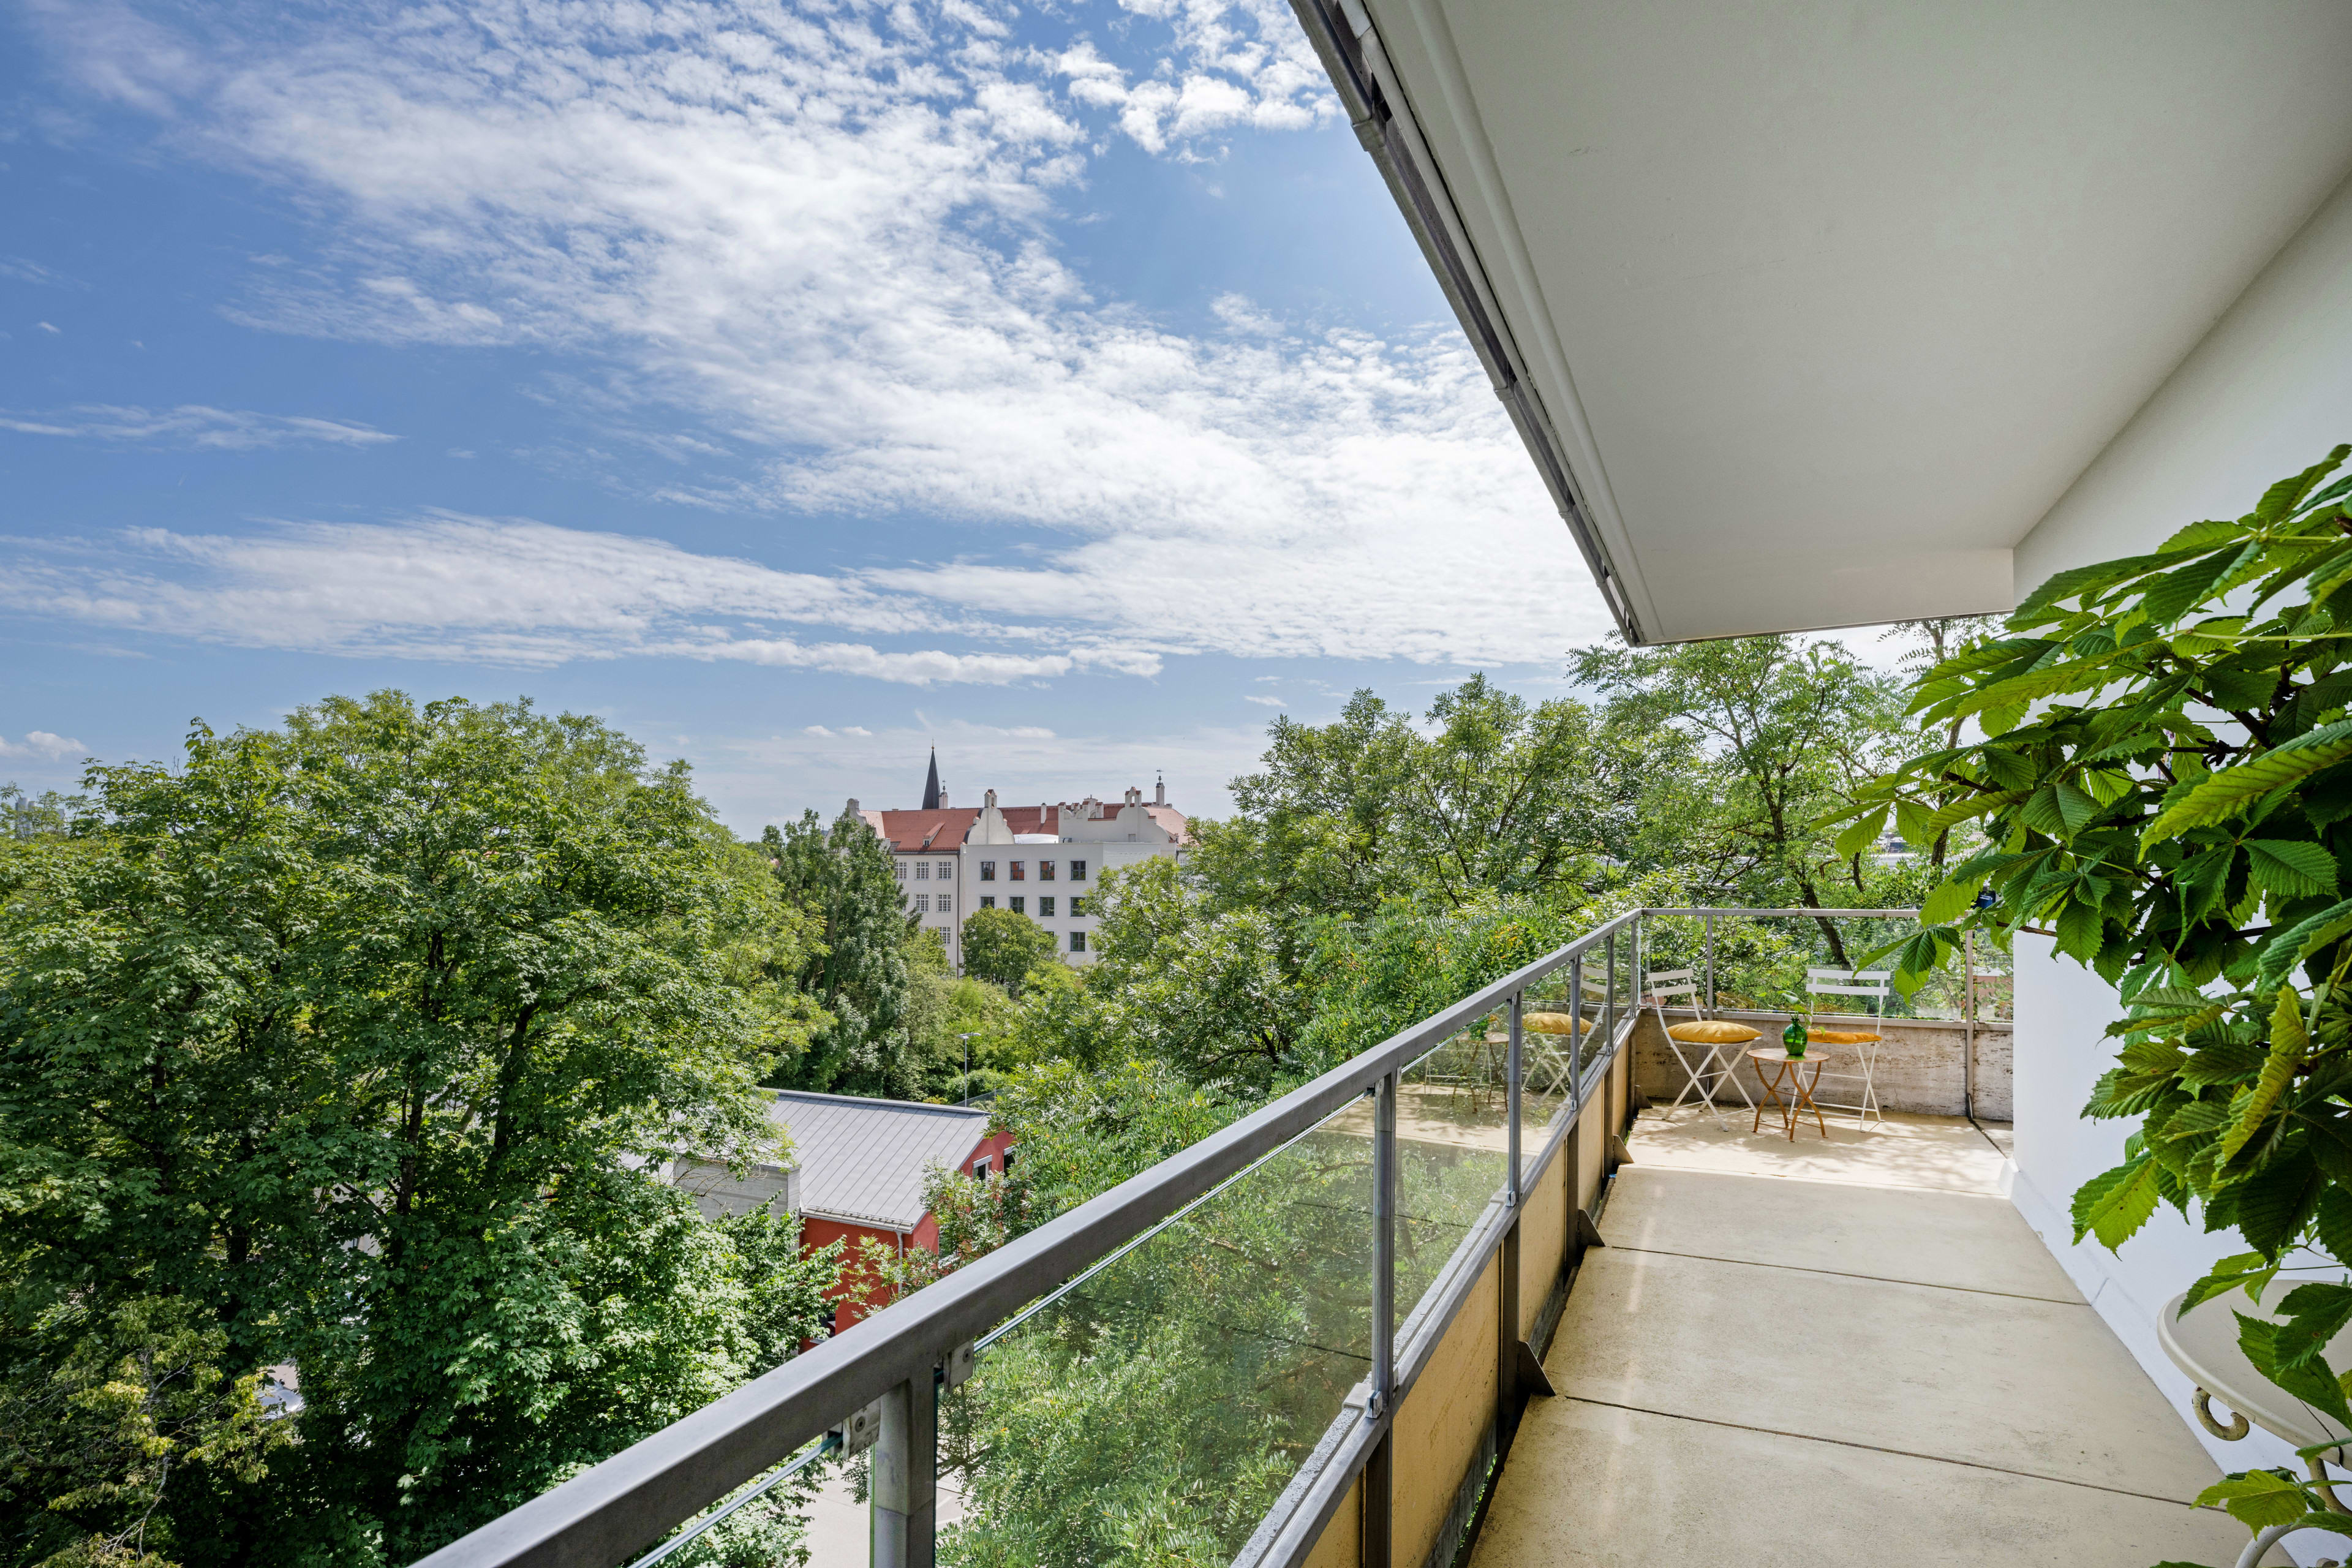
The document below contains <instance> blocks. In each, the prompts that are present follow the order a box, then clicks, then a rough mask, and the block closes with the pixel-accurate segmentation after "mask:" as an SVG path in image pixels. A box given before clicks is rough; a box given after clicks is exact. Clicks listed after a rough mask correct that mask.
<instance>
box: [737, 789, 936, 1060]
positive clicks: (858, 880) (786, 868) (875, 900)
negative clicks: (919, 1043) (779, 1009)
mask: <svg viewBox="0 0 2352 1568" xmlns="http://www.w3.org/2000/svg"><path fill="white" fill-rule="evenodd" d="M761 844H762V845H763V846H764V847H765V848H766V850H767V852H768V855H769V858H771V859H772V861H773V862H774V864H775V874H776V880H777V882H778V884H779V885H780V886H782V889H784V894H785V896H786V897H787V898H788V899H790V900H792V901H793V903H794V904H796V905H797V906H799V907H800V908H801V909H803V910H807V911H808V912H809V913H810V914H811V915H813V916H814V917H815V918H816V920H817V921H819V922H820V925H821V927H822V934H821V937H820V942H821V945H819V946H818V947H817V948H815V949H814V951H813V952H811V953H810V954H809V956H808V958H807V960H806V962H805V963H804V964H803V968H802V972H801V975H800V981H801V986H802V988H803V990H805V991H807V992H808V993H809V994H810V995H812V996H813V997H814V998H815V999H816V1001H817V1002H818V1004H819V1005H822V1006H823V1007H824V1010H825V1012H826V1014H827V1015H828V1016H829V1021H828V1022H827V1023H825V1024H824V1026H821V1027H820V1028H818V1029H817V1030H816V1032H815V1034H814V1037H813V1040H812V1042H811V1048H810V1051H809V1054H808V1055H807V1057H806V1058H803V1061H802V1062H801V1063H799V1064H798V1065H797V1066H796V1067H795V1068H793V1069H792V1070H791V1071H790V1072H789V1073H788V1074H786V1075H785V1076H784V1077H782V1078H781V1079H779V1080H778V1081H779V1082H781V1083H782V1084H784V1085H785V1086H787V1087H791V1088H798V1089H835V1090H839V1091H840V1092H843V1093H846V1094H877V1095H890V1096H898V1097H900V1098H909V1097H912V1096H913V1095H915V1094H917V1093H919V1091H920V1089H921V1085H920V1083H919V1066H918V1064H917V1062H916V1061H915V1059H914V1058H913V1055H912V1053H911V1052H910V1051H909V1050H908V1038H907V1022H906V1010H907V956H906V952H905V951H904V950H905V945H906V938H907V931H906V928H907V917H906V912H905V911H906V903H907V896H906V894H905V893H904V892H903V891H901V890H900V889H899V887H898V868H897V866H896V865H895V864H894V863H893V862H892V859H891V857H890V851H889V848H888V847H887V846H886V845H885V844H884V843H883V842H882V840H881V839H879V838H878V837H875V834H874V830H873V829H872V828H871V827H869V826H866V820H865V818H863V817H861V816H856V814H855V813H852V812H850V811H847V810H844V811H843V812H842V814H841V815H840V816H838V817H835V819H834V822H833V826H831V827H830V828H828V827H826V826H824V823H822V822H821V821H820V820H819V819H818V817H817V815H816V813H815V812H814V811H809V812H803V813H802V814H801V819H800V820H799V821H798V822H796V823H794V824H793V825H792V826H790V827H787V828H785V829H784V830H783V831H782V832H778V831H777V830H776V829H775V828H774V827H770V828H769V829H768V830H767V831H766V833H765V834H763V835H762V836H761Z"/></svg>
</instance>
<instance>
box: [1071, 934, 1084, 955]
mask: <svg viewBox="0 0 2352 1568" xmlns="http://www.w3.org/2000/svg"><path fill="white" fill-rule="evenodd" d="M1086 950H1087V933H1086V932H1084V931H1072V932H1071V933H1070V951H1071V952H1086Z"/></svg>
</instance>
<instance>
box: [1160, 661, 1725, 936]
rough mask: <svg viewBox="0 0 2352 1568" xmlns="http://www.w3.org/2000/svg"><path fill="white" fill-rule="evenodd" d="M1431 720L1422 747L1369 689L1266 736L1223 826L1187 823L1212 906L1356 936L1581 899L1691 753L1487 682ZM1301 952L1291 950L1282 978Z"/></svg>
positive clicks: (1442, 702) (1624, 857)
mask: <svg viewBox="0 0 2352 1568" xmlns="http://www.w3.org/2000/svg"><path fill="white" fill-rule="evenodd" d="M1426 721H1427V725H1428V728H1429V730H1430V732H1429V733H1427V734H1424V733H1423V732H1422V731H1421V730H1420V729H1418V728H1416V727H1415V725H1414V724H1413V722H1412V717H1411V715H1410V714H1408V713H1402V712H1398V711H1395V710H1391V709H1390V708H1389V706H1388V705H1387V704H1386V703H1385V702H1383V701H1382V700H1381V699H1380V698H1378V697H1376V696H1374V695H1373V694H1372V693H1371V692H1370V691H1369V690H1365V691H1359V692H1357V693H1356V694H1355V696H1354V697H1353V698H1352V699H1350V700H1349V703H1348V705H1347V707H1346V709H1345V710H1343V711H1342V712H1341V715H1340V717H1339V720H1338V721H1336V722H1334V723H1332V724H1329V725H1326V726H1323V727H1321V728H1317V727H1315V726H1311V725H1305V724H1300V723H1297V722H1296V721H1292V720H1290V719H1288V718H1283V719H1279V720H1277V721H1276V722H1275V723H1274V725H1273V727H1272V729H1271V731H1269V735H1270V741H1271V743H1270V744H1269V746H1268V747H1267V750H1266V752H1265V759H1264V763H1263V767H1262V770H1261V771H1260V772H1258V773H1252V774H1249V775H1247V776H1245V777H1243V778H1238V779H1235V780H1234V784H1233V790H1234V803H1235V805H1236V807H1237V808H1238V810H1237V813H1236V816H1234V818H1233V819H1232V820H1231V821H1228V822H1225V823H1222V824H1220V823H1208V822H1202V823H1196V824H1194V827H1193V831H1194V834H1195V837H1198V838H1199V840H1200V848H1199V850H1198V851H1197V853H1196V854H1195V855H1194V856H1193V857H1192V863H1193V866H1194V868H1195V869H1196V870H1197V872H1198V874H1199V876H1200V877H1201V879H1202V882H1203V885H1204V886H1205V887H1206V888H1207V889H1210V891H1211V893H1212V894H1213V898H1214V899H1215V900H1216V902H1217V903H1218V904H1219V905H1220V906H1221V907H1223V908H1231V909H1256V910H1265V911H1267V912H1269V913H1272V912H1276V911H1280V912H1285V913H1289V912H1297V913H1301V914H1309V915H1318V916H1320V915H1336V916H1341V917H1345V918H1349V919H1360V918H1363V917H1365V916H1367V915H1370V913H1371V912H1372V911H1373V910H1376V909H1377V908H1379V906H1380V904H1381V901H1382V900H1384V899H1390V898H1411V899H1415V900H1421V901H1423V902H1425V903H1430V904H1433V905H1436V906H1439V907H1443V908H1447V909H1457V908H1462V907H1464V906H1465V905H1468V904H1471V903H1474V902H1476V901H1478V900H1481V899H1483V898H1487V897H1492V896H1538V897H1542V896H1553V897H1559V896H1565V897H1570V898H1581V897H1582V896H1583V895H1584V894H1585V892H1586V891H1587V890H1589V889H1591V888H1593V887H1596V886H1597V885H1598V884H1599V883H1600V882H1601V880H1603V879H1605V877H1606V876H1607V875H1608V868H1609V867H1610V866H1611V865H1612V864H1621V865H1622V864H1624V863H1627V862H1629V861H1630V860H1631V859H1632V858H1634V857H1635V856H1636V855H1637V854H1638V853H1639V852H1640V849H1639V847H1640V845H1641V843H1642V837H1641V834H1642V828H1641V823H1642V821H1643V817H1644V816H1645V815H1648V814H1647V813H1645V810H1644V803H1645V802H1647V801H1649V800H1651V799H1652V798H1653V797H1654V795H1656V793H1657V792H1658V791H1659V790H1660V789H1661V788H1662V787H1664V786H1665V785H1666V784H1668V783H1669V781H1671V780H1672V779H1673V778H1675V776H1676V774H1677V773H1678V772H1686V771H1687V768H1688V765H1689V763H1690V759H1691V753H1692V747H1691V746H1690V744H1689V743H1688V742H1687V741H1686V739H1685V737H1684V736H1683V735H1682V734H1681V733H1680V732H1679V731H1667V732H1665V733H1664V734H1663V735H1652V736H1647V737H1643V736H1637V735H1635V734H1633V733H1632V732H1630V731H1627V730H1625V729H1624V728H1622V727H1612V726H1611V725H1609V724H1607V723H1605V722H1604V721H1603V717H1602V715H1601V714H1599V713H1596V712H1595V711H1594V710H1592V709H1591V708H1590V707H1588V706H1587V705H1586V704H1584V703H1581V702H1578V701H1574V700H1569V699H1565V698H1562V699H1555V700H1550V701H1547V702H1543V703H1540V704H1531V703H1529V702H1528V701H1527V700H1525V699H1524V698H1521V697H1518V696H1517V695H1515V694H1513V693H1510V692H1507V691H1505V690H1503V689H1500V688H1499V687H1497V686H1496V685H1495V684H1494V683H1493V682H1492V681H1490V680H1489V679H1487V678H1486V677H1485V676H1484V675H1478V676H1474V677H1472V678H1471V679H1469V680H1467V681H1465V682H1464V683H1463V684H1462V685H1461V686H1460V687H1458V688H1456V689H1454V690H1451V691H1447V692H1444V693H1441V694H1440V695H1439V697H1438V698H1437V700H1435V701H1434V702H1433V703H1432V704H1431V706H1430V709H1429V710H1428V713H1427V715H1426ZM1304 951H1305V948H1304V943H1303V941H1302V942H1296V943H1294V944H1293V945H1292V946H1291V947H1290V948H1289V949H1288V950H1286V958H1287V959H1288V960H1289V961H1290V963H1291V966H1292V967H1294V968H1295V967H1296V966H1297V963H1300V962H1303V956H1304Z"/></svg>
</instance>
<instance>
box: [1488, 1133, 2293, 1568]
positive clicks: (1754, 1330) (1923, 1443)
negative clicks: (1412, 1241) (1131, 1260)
mask: <svg viewBox="0 0 2352 1568" xmlns="http://www.w3.org/2000/svg"><path fill="white" fill-rule="evenodd" d="M1888 1121H1889V1124H1888V1126H1887V1127H1886V1128H1885V1130H1884V1131H1871V1132H1868V1133H1858V1132H1856V1131H1854V1130H1853V1122H1852V1121H1850V1120H1849V1121H1843V1122H1841V1121H1837V1120H1832V1121H1831V1122H1830V1138H1829V1140H1828V1141H1827V1142H1823V1141H1822V1139H1821V1138H1820V1137H1819V1136H1818V1134H1812V1133H1806V1134H1801V1135H1800V1139H1799V1141H1798V1142H1796V1143H1794V1144H1793V1145H1792V1144H1790V1143H1789V1142H1787V1141H1785V1140H1784V1139H1782V1138H1780V1137H1779V1136H1777V1135H1767V1136H1754V1135H1751V1134H1749V1133H1748V1117H1747V1115H1746V1114H1745V1113H1744V1112H1743V1113H1742V1114H1741V1115H1740V1116H1739V1117H1738V1120H1737V1121H1736V1122H1735V1123H1734V1124H1733V1126H1732V1128H1731V1129H1730V1130H1724V1129H1719V1128H1717V1126H1716V1124H1715V1123H1714V1122H1713V1121H1712V1120H1711V1119H1709V1118H1706V1117H1704V1116H1698V1117H1693V1116H1691V1115H1689V1114H1688V1113H1687V1112H1685V1114H1683V1115H1681V1116H1679V1117H1676V1118H1673V1119H1667V1118H1664V1117H1661V1116H1658V1115H1656V1114H1654V1113H1644V1114H1643V1118H1642V1120H1641V1122H1640V1124H1639V1125H1638V1127H1637V1128H1636V1130H1635V1131H1634V1133H1633V1137H1632V1138H1631V1139H1630V1140H1629V1141H1628V1142H1629V1145H1630V1147H1631V1150H1632V1152H1633V1159H1634V1161H1635V1162H1636V1163H1633V1164H1631V1165H1628V1166H1625V1167H1623V1168H1622V1169H1621V1170H1620V1172H1619V1173H1618V1177H1617V1182H1616V1186H1615V1189H1614V1192H1613V1193H1612V1196H1611V1199H1610V1202H1609V1205H1608V1207H1607V1210H1606V1213H1605V1214H1604V1215H1603V1217H1602V1220H1601V1233H1602V1235H1603V1236H1605V1237H1607V1239H1608V1242H1609V1246H1608V1247H1607V1248H1606V1249H1603V1250H1598V1251H1594V1252H1591V1253H1590V1254H1588V1255H1587V1257H1586V1258H1585V1262H1584V1266H1583V1268H1582V1270H1581V1271H1580V1274H1579V1276H1578V1279H1577V1283H1576V1289H1575V1290H1574V1291H1573V1292H1572V1293H1571V1294H1570V1298H1569V1302H1568V1309H1567V1312H1566V1315H1565V1316H1564V1317H1563V1318H1562V1320H1561V1321H1560V1325H1559V1333H1558V1335H1557V1337H1556V1338H1555V1339H1554V1340H1553V1342H1552V1349H1551V1355H1550V1359H1549V1363H1548V1367H1547V1370H1548V1371H1549V1374H1550V1378H1551V1382H1552V1385H1553V1386H1554V1387H1555V1388H1556V1389H1558V1390H1559V1397H1558V1398H1554V1399H1548V1400H1547V1399H1538V1400H1535V1401H1532V1402H1531V1403H1530V1404H1529V1405H1528V1412H1527V1416H1526V1420H1525V1423H1524V1424H1523V1425H1522V1426H1521V1427H1520V1430H1519V1434H1518V1437H1517V1443H1516V1445H1515V1446H1514V1447H1513V1448H1512V1450H1511V1454H1510V1458H1509V1461H1508V1463H1507V1464H1506V1466H1505V1467H1504V1469H1503V1473H1502V1476H1501V1479H1499V1481H1498V1482H1497V1483H1496V1491H1495V1497H1494V1501H1493V1504H1492V1507H1491V1509H1490V1510H1489V1513H1488V1516H1487V1519H1486V1524H1485V1528H1484V1530H1483V1531H1482V1532H1481V1534H1480V1536H1479V1540H1478V1543H1477V1546H1476V1549H1475V1555H1474V1568H1553V1565H1566V1564H1578V1565H1586V1564H1612V1565H1613V1564H1628V1565H1631V1564H1636V1563H1638V1564H1641V1565H1643V1568H1674V1565H1676V1564H1684V1563H1688V1564H1693V1565H1694V1568H1696V1565H1698V1564H1706V1565H1708V1568H1714V1565H1715V1564H1718V1563H1727V1562H1738V1563H1752V1564H1777V1563H1790V1564H1795V1563H1804V1564H1808V1565H1813V1564H1819V1563H1869V1564H1872V1565H1873V1568H1895V1565H1901V1564H1910V1563H1955V1562H1976V1563H2003V1564H2020V1565H2022V1564H2045V1563H2046V1564H2050V1565H2052V1568H2057V1565H2059V1564H2063V1565H2065V1568H2105V1565H2109V1564H2112V1565H2113V1568H2147V1564H2148V1563H2153V1562H2157V1561H2159V1560H2162V1559H2186V1560H2188V1561H2190V1562H2201V1563H2231V1562H2234V1561H2235V1560H2236V1556H2237V1553H2238V1552H2239V1551H2240V1550H2241V1549H2242V1547H2243V1546H2244V1544H2245V1540H2246V1536H2245V1531H2243V1529H2242V1528H2241V1527H2240V1526H2239V1525H2238V1524H2236V1523H2235V1522H2234V1521H2231V1520H2230V1519H2228V1518H2226V1517H2224V1516H2222V1515H2221V1514H2218V1513H2214V1512H2211V1511H2207V1510H2193V1509H2190V1508H2189V1507H2187V1506H2185V1504H2186V1500H2187V1499H2189V1498H2191V1497H2194V1496H2195V1495H2196V1494H2197V1492H2198V1491H2199V1490H2200V1489H2203V1488H2204V1487H2205V1486H2207V1485H2209V1484H2210V1483H2211V1482H2212V1481H2213V1480H2215V1479H2218V1477H2219V1475H2220V1472H2219V1471H2218V1470H2217V1469H2216V1468H2215V1467H2214V1465H2213V1463H2212V1461H2211V1460H2210V1458H2208V1457H2207V1456H2206V1454H2205V1452H2204V1450H2203V1449H2201V1448H2200V1447H2199V1446H2198V1445H2197V1443H2196V1441H2195V1440H2194V1439H2193V1438H2192V1437H2191V1436H2189V1432H2188V1431H2187V1430H2186V1429H2185V1428H2184V1427H2183V1426H2182V1425H2181V1422H2180V1419H2179V1416H2177V1415H2175V1414H2174V1413H2173V1412H2172V1410H2171V1408H2170V1407H2169V1406H2168V1405H2167V1404H2166V1403H2165V1401H2164V1399H2163V1397H2162V1396H2161V1395H2160V1394H2158V1392H2157V1390H2156V1387H2155V1385H2154V1384H2151V1383H2150V1382H2149V1381H2148V1380H2147V1376H2146V1375H2145V1374H2144V1373H2141V1371H2140V1370H2139V1368H2138V1366H2137V1364H2136V1363H2134V1362H2133V1361H2132V1359H2131V1357H2130V1356H2129V1354H2127V1353H2126V1352H2125V1350H2124V1348H2123V1346H2122V1345H2121V1344H2120V1343H2119V1342H2117V1341H2116V1338H2115V1336H2114V1335H2113V1334H2112V1333H2110V1332H2109V1331H2108V1330H2107V1328H2106V1326H2105V1324H2104V1323H2102V1322H2101V1321H2099V1318H2098V1316H2097V1315H2096V1314H2095V1313H2094V1312H2093V1311H2092V1310H2091V1309H2090V1308H2089V1307H2088V1306H2087V1305H2085V1304H2084V1300H2083V1299H2082V1297H2081V1296H2080V1295H2079V1294H2078V1293H2077V1292H2076V1291H2075V1289H2074V1286H2073V1285H2072V1284H2071V1283H2070V1282H2069V1281H2068V1280H2067V1278H2066V1276H2065V1274H2064V1272H2063V1270H2061V1269H2060V1268H2059V1267H2058V1265H2057V1263H2056V1262H2055V1261H2054V1260H2053V1258H2051V1257H2050V1255H2049V1253H2048V1252H2047V1251H2046V1250H2045V1249H2044V1248H2043V1247H2042V1243H2041V1241H2040V1239H2039V1238H2037V1237H2035V1236H2034V1234H2033V1232H2032V1230H2031V1229H2030V1228H2029V1227H2028V1226H2026V1224H2025V1221H2024V1220H2023V1219H2022V1218H2021V1216H2020V1215H2018V1213H2017V1212H2016V1210H2015V1209H2013V1208H2012V1207H2011V1205H2010V1204H2009V1203H2008V1201H2007V1200H2006V1199H2004V1198H2002V1197H2001V1196H2000V1190H1999V1178H2000V1166H2001V1159H2002V1155H2001V1151H2000V1148H1999V1147H1997V1146H1996V1144H1995V1142H1994V1139H1995V1138H2003V1139H2005V1137H2006V1135H2007V1131H2008V1130H2007V1129H2006V1128H1989V1129H1987V1130H1986V1131H1979V1130H1978V1129H1977V1128H1975V1127H1973V1126H1971V1125H1970V1124H1969V1122H1967V1121H1962V1120H1960V1119H1958V1118H1952V1117H1929V1116H1900V1117H1890V1118H1889V1119H1888ZM1768 1125H1769V1122H1768ZM2276 1560H2277V1561H2279V1562H2284V1561H2286V1559H2284V1557H2281V1558H2278V1559H2276Z"/></svg>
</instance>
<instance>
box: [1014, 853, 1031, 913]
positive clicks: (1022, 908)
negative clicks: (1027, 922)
mask: <svg viewBox="0 0 2352 1568" xmlns="http://www.w3.org/2000/svg"><path fill="white" fill-rule="evenodd" d="M1013 864H1014V865H1016V866H1017V865H1019V864H1020V862H1019V861H1017V860H1016V861H1014V862H1013ZM1011 901H1012V904H1013V913H1014V914H1016V915H1025V914H1027V913H1028V912H1029V910H1028V908H1027V905H1028V903H1029V900H1026V899H1024V898H1023V897H1022V896H1021V895H1020V894H1018V893H1015V894H1013V898H1012V900H1011Z"/></svg>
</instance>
